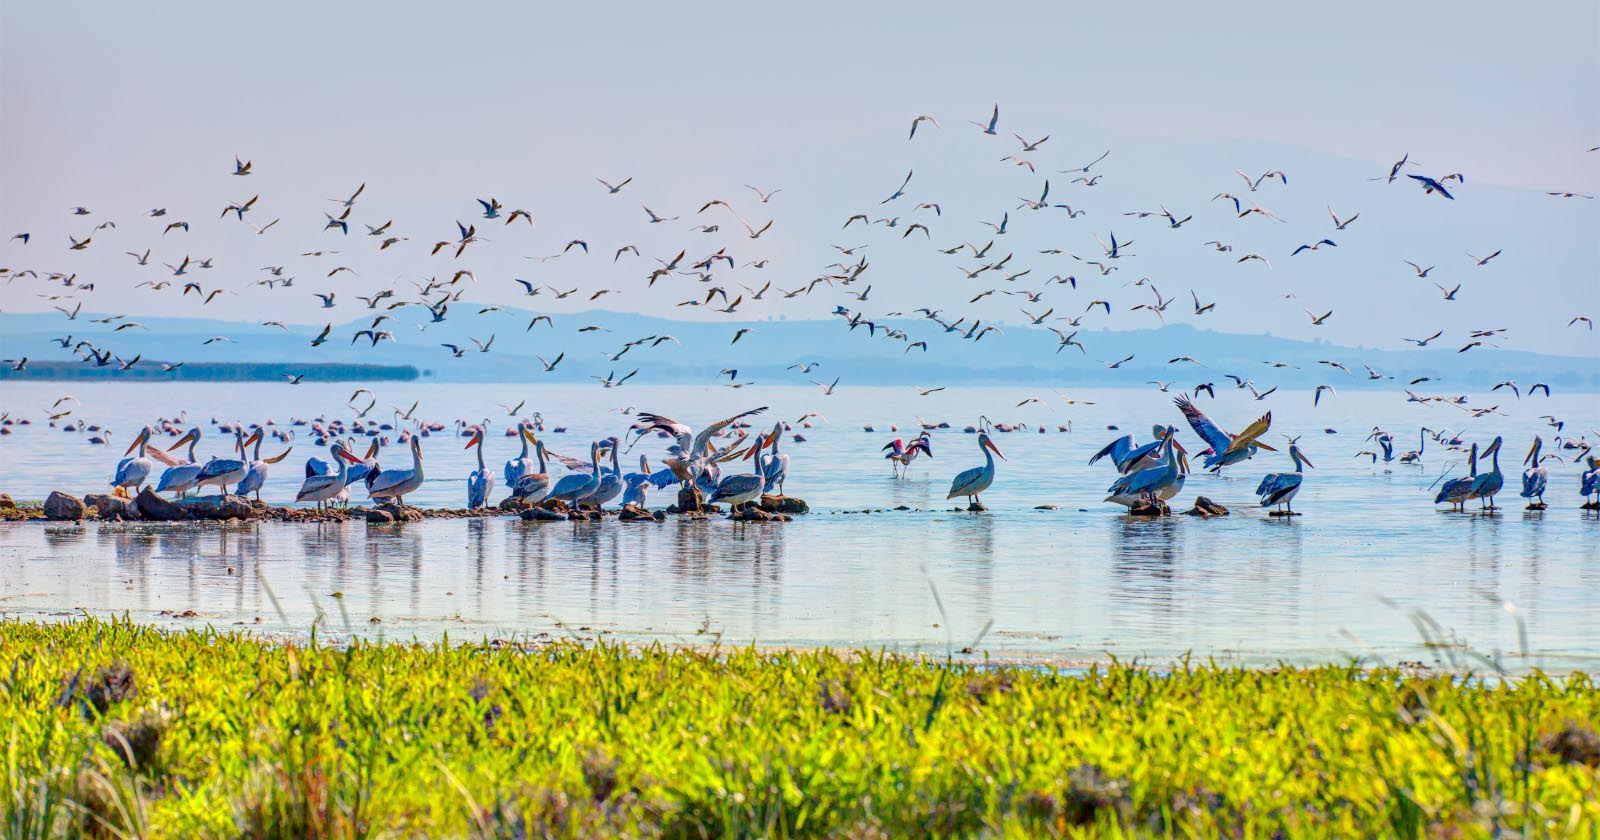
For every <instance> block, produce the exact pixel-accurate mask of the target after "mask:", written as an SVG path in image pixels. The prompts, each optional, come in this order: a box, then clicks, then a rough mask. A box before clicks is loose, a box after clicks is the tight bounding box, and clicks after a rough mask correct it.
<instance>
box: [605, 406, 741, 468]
mask: <svg viewBox="0 0 1600 840" xmlns="http://www.w3.org/2000/svg"><path fill="white" fill-rule="evenodd" d="M766 410H767V407H766V406H761V407H759V408H753V409H750V410H749V411H744V412H740V413H738V414H735V415H733V416H732V417H726V418H723V419H722V420H718V421H717V422H715V423H712V424H711V425H709V426H707V427H705V428H704V429H701V430H700V431H699V432H698V433H696V432H695V431H694V429H691V428H689V426H687V425H685V424H683V423H680V422H678V421H676V420H673V419H671V418H668V417H664V416H662V415H660V414H653V413H651V412H647V411H644V412H640V413H639V415H638V419H639V422H638V424H637V425H636V426H635V435H636V437H635V438H634V442H635V443H637V442H638V441H639V438H642V437H644V436H645V435H646V434H649V433H650V432H655V431H661V432H666V433H667V434H669V435H672V437H673V438H675V439H676V440H677V443H676V444H675V445H674V446H672V447H669V448H668V452H670V453H672V455H673V459H672V460H669V461H668V462H667V464H668V466H673V463H674V461H676V462H677V466H676V467H674V469H673V472H674V473H677V474H678V476H679V478H680V479H681V480H682V481H685V482H690V483H694V482H697V480H698V479H699V478H700V476H701V475H703V474H705V473H707V472H709V471H712V469H713V467H714V465H715V453H714V452H713V450H714V449H715V447H714V446H712V445H711V438H712V437H714V436H715V435H716V434H717V433H718V432H720V431H722V430H723V429H725V428H727V427H728V426H729V425H731V424H732V423H733V422H734V421H736V420H740V419H742V418H745V417H754V416H755V415H757V414H760V413H762V412H763V411H766Z"/></svg>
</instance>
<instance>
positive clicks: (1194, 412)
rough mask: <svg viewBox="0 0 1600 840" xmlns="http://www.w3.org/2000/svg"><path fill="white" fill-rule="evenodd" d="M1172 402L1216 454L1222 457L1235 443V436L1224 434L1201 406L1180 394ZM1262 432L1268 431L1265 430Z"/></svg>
mask: <svg viewBox="0 0 1600 840" xmlns="http://www.w3.org/2000/svg"><path fill="white" fill-rule="evenodd" d="M1172 402H1173V404H1174V405H1176V406H1177V407H1178V410H1179V411H1182V412H1183V416H1184V419H1186V420H1188V421H1189V427H1190V428H1192V429H1194V433H1195V434H1197V435H1199V436H1200V439H1201V440H1203V441H1205V442H1206V443H1207V444H1209V445H1210V446H1211V449H1212V450H1213V451H1214V452H1216V453H1217V454H1219V455H1220V454H1222V452H1223V451H1224V450H1226V449H1227V448H1228V446H1229V445H1230V444H1232V443H1233V436H1232V435H1230V434H1228V433H1227V432H1224V431H1223V430H1222V429H1221V428H1219V427H1218V426H1217V424H1216V423H1213V422H1211V418H1210V417H1207V416H1206V415H1205V412H1203V411H1201V410H1200V408H1199V406H1196V405H1195V404H1194V403H1193V402H1190V401H1189V398H1188V397H1186V396H1183V395H1181V394H1180V395H1179V396H1178V397H1177V399H1174V400H1173V401H1172ZM1262 431H1266V430H1265V429H1263V430H1262Z"/></svg>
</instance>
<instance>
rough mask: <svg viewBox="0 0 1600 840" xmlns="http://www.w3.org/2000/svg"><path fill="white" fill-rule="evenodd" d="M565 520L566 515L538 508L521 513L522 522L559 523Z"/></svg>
mask: <svg viewBox="0 0 1600 840" xmlns="http://www.w3.org/2000/svg"><path fill="white" fill-rule="evenodd" d="M566 518H567V516H566V514H563V513H556V512H555V511H553V510H545V509H544V508H538V507H534V508H528V509H527V510H525V511H523V512H522V519H523V521H524V522H560V521H562V520H564V519H566Z"/></svg>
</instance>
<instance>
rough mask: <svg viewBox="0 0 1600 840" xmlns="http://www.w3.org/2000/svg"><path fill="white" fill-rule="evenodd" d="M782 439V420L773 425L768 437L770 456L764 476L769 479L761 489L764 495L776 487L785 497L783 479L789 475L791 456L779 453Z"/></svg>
mask: <svg viewBox="0 0 1600 840" xmlns="http://www.w3.org/2000/svg"><path fill="white" fill-rule="evenodd" d="M782 438H783V421H781V420H780V421H778V422H777V423H774V424H773V425H772V434H770V435H768V436H767V443H766V445H767V449H769V450H770V454H768V455H767V463H766V467H765V468H764V469H763V470H762V474H763V475H765V476H766V477H767V483H766V486H764V487H762V488H761V492H763V493H770V492H772V488H774V487H776V488H778V495H779V496H782V495H783V479H784V477H785V476H787V475H788V474H789V456H788V455H784V454H782V453H780V452H779V451H778V443H779V442H780V441H781V440H782Z"/></svg>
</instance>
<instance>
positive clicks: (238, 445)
mask: <svg viewBox="0 0 1600 840" xmlns="http://www.w3.org/2000/svg"><path fill="white" fill-rule="evenodd" d="M260 434H261V429H260V428H257V429H256V430H255V432H254V433H252V434H251V435H250V438H249V439H248V440H246V439H245V436H244V427H243V426H235V427H234V428H233V448H234V452H235V453H236V454H237V455H238V456H239V457H238V458H216V457H213V458H212V459H211V460H209V461H207V462H206V465H205V466H204V467H201V468H200V477H199V478H197V479H195V486H196V487H205V486H207V485H211V484H215V485H216V486H217V495H219V496H220V495H223V494H225V493H227V492H228V488H227V485H229V484H234V483H237V482H239V481H242V480H243V479H244V473H245V470H246V469H248V468H249V466H250V465H249V464H247V463H245V460H244V452H245V447H247V446H249V445H250V444H252V443H255V441H256V439H257V438H258V436H259V435H260Z"/></svg>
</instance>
